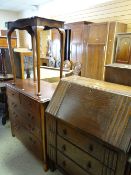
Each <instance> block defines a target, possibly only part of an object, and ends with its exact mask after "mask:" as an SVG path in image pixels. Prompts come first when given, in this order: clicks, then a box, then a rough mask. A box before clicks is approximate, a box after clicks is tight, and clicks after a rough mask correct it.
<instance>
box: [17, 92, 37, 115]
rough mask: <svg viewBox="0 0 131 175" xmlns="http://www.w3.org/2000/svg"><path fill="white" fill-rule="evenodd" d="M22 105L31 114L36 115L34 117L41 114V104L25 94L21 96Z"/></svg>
mask: <svg viewBox="0 0 131 175" xmlns="http://www.w3.org/2000/svg"><path fill="white" fill-rule="evenodd" d="M20 99H21V105H22V106H23V107H25V108H26V109H28V110H29V111H30V112H32V113H34V115H38V114H39V109H40V106H39V103H38V102H37V101H35V100H34V99H32V98H29V97H27V96H25V95H23V94H20Z"/></svg>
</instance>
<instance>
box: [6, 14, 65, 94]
mask: <svg viewBox="0 0 131 175" xmlns="http://www.w3.org/2000/svg"><path fill="white" fill-rule="evenodd" d="M63 26H64V22H62V21H56V20H52V19H46V18H41V17H36V16H35V17H32V18H24V19H18V20H16V21H13V22H8V23H7V27H8V34H7V38H8V44H9V53H10V60H11V64H12V72H13V75H14V84H15V80H16V68H15V65H14V57H13V51H12V45H11V35H12V33H13V31H14V30H15V29H19V30H26V31H27V32H28V33H29V34H30V35H31V38H32V49H33V72H34V80H36V73H35V72H36V71H35V69H36V62H37V80H38V81H37V82H38V95H39V96H40V95H41V92H40V32H41V31H43V30H49V29H53V28H55V29H57V30H58V32H59V34H60V43H61V44H60V59H61V66H60V77H62V69H63V58H64V50H63V48H64V30H62V28H63Z"/></svg>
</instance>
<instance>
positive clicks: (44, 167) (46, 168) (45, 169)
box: [43, 163, 48, 172]
mask: <svg viewBox="0 0 131 175" xmlns="http://www.w3.org/2000/svg"><path fill="white" fill-rule="evenodd" d="M43 169H44V171H45V172H46V171H47V170H48V166H47V164H46V163H44V164H43Z"/></svg>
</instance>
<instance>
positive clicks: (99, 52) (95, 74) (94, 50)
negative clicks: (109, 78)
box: [85, 44, 106, 80]
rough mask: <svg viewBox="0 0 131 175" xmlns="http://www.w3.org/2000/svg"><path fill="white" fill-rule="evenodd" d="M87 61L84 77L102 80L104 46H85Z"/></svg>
mask: <svg viewBox="0 0 131 175" xmlns="http://www.w3.org/2000/svg"><path fill="white" fill-rule="evenodd" d="M87 50H88V52H87V58H88V59H87V61H86V66H85V67H86V71H85V77H88V78H93V79H97V80H103V79H104V74H103V72H104V65H105V53H106V52H105V45H104V44H87Z"/></svg>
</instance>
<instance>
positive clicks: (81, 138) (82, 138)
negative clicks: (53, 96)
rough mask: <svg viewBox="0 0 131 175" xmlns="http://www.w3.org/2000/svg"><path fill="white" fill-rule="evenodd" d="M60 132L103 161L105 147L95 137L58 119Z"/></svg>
mask: <svg viewBox="0 0 131 175" xmlns="http://www.w3.org/2000/svg"><path fill="white" fill-rule="evenodd" d="M58 134H59V135H60V136H62V137H63V138H65V139H67V140H69V141H70V142H72V143H73V144H75V145H77V146H78V147H80V148H82V149H83V150H84V151H86V152H88V153H89V154H90V155H92V156H93V157H95V158H96V159H98V160H100V161H103V160H104V152H105V148H104V147H103V146H102V145H100V144H99V143H97V142H95V141H93V139H91V138H89V137H88V136H86V135H84V134H83V133H80V132H79V131H78V130H76V129H75V128H71V127H69V126H67V125H66V124H65V123H63V122H61V121H58Z"/></svg>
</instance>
